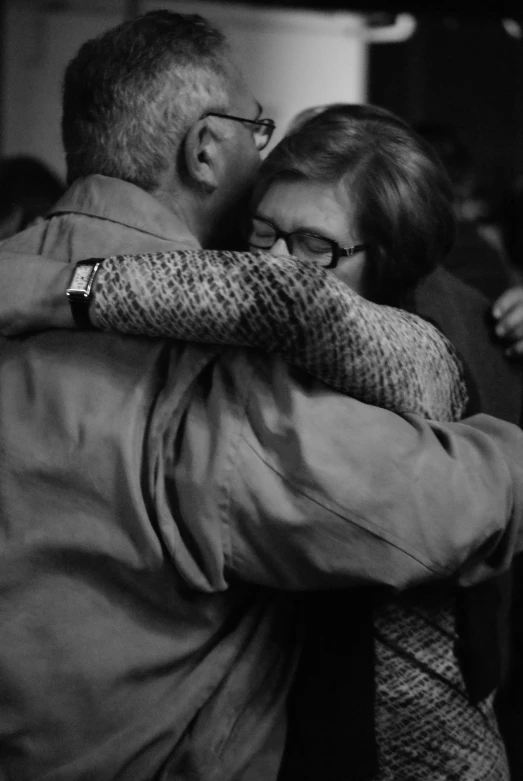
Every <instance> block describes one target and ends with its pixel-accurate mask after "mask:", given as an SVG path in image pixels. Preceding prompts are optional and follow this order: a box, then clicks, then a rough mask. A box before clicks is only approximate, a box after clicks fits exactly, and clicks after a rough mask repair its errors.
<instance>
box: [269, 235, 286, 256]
mask: <svg viewBox="0 0 523 781" xmlns="http://www.w3.org/2000/svg"><path fill="white" fill-rule="evenodd" d="M290 254H291V253H290V251H289V248H288V246H287V243H286V242H285V239H284V238H283V237H282V236H280V238H279V239H278V241H277V242H275V244H273V245H272V247H271V248H270V250H269V255H290Z"/></svg>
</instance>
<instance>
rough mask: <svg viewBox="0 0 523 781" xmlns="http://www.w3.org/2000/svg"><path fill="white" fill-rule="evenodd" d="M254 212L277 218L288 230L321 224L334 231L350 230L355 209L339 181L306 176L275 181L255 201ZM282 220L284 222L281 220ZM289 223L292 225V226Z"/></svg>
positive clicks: (319, 226) (318, 228)
mask: <svg viewBox="0 0 523 781" xmlns="http://www.w3.org/2000/svg"><path fill="white" fill-rule="evenodd" d="M256 213H257V214H259V215H260V216H264V217H268V218H273V219H277V220H278V222H279V226H280V227H281V228H285V229H287V230H294V229H297V228H300V227H309V228H312V227H315V228H316V229H317V230H320V229H321V227H322V225H323V226H325V227H331V228H332V229H334V230H336V231H340V230H342V231H344V232H347V231H350V229H351V226H352V222H353V214H354V209H353V205H352V201H351V198H350V196H349V194H348V193H347V190H346V188H345V187H343V186H342V185H341V183H322V182H313V181H310V180H307V179H296V180H290V181H289V180H282V181H275V182H273V183H271V184H270V185H269V187H268V188H267V190H266V191H265V193H264V194H263V196H262V198H261V199H260V200H259V202H258V206H257V208H256ZM282 221H283V222H285V223H286V224H285V225H283V224H281V223H282ZM291 223H292V226H291Z"/></svg>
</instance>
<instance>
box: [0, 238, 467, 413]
mask: <svg viewBox="0 0 523 781" xmlns="http://www.w3.org/2000/svg"><path fill="white" fill-rule="evenodd" d="M4 257H5V256H4V254H3V253H2V254H0V287H1V286H2V267H3V259H4ZM21 258H22V256H20V257H19V261H18V262H19V263H20V262H21ZM39 260H40V264H42V260H44V259H43V258H40V259H39ZM30 262H31V263H32V264H33V265H34V263H35V262H36V261H35V259H34V258H33V259H32V260H30ZM49 263H50V261H46V267H48V265H49ZM52 265H54V266H55V268H54V271H53V273H52V274H51V272H50V271H49V274H50V277H49V280H48V281H47V282H44V280H43V269H44V267H43V266H42V265H41V267H40V269H39V285H38V289H35V288H32V292H33V293H34V294H35V295H36V296H37V297H40V298H41V292H40V291H43V292H44V293H45V292H46V291H48V292H49V291H50V288H52V286H53V279H54V284H55V285H58V284H60V285H61V289H60V291H58V293H57V292H56V289H55V292H54V293H53V294H51V295H50V299H52V301H53V302H54V304H48V305H47V306H45V305H42V303H41V302H40V303H38V304H36V305H34V306H33V309H34V312H35V319H36V320H37V322H36V323H34V322H33V323H30V322H29V323H28V325H31V326H32V327H31V330H35V328H39V327H41V324H42V320H44V319H45V317H46V316H47V317H48V318H49V317H50V318H51V319H50V320H49V319H48V321H47V324H48V326H54V327H64V326H65V327H69V326H71V318H70V314H69V312H68V311H67V308H68V304H67V301H66V298H65V292H64V291H65V288H66V287H67V283H68V281H69V278H70V274H71V266H70V265H69V266H68V275H67V278H66V279H65V278H64V277H63V276H61V275H63V273H64V272H63V265H64V264H59V265H60V266H61V268H62V270H61V271H59V270H58V268H57V267H56V266H57V264H52ZM4 268H5V269H6V268H7V266H5V267H4ZM51 277H53V278H51ZM13 297H16V296H15V291H13V290H11V298H13ZM59 299H60V300H59ZM2 303H3V302H2V300H1V299H0V324H3V327H4V332H5V330H6V325H5V324H6V318H5V316H4V314H3V312H2ZM4 303H5V302H4ZM25 304H26V305H27V297H26V299H25ZM11 307H12V304H11ZM25 318H26V322H27V321H28V320H29V321H30V317H29V318H28V316H27V314H26V315H25ZM14 319H15V321H16V322H17V323H18V325H20V323H21V322H22V321H23V319H24V318H23V317H22V316H21V315H20V314H18V315H17V317H15V318H14ZM91 319H92V321H93V323H94V324H95V325H96V326H97V327H99V328H102V329H103V330H108V331H111V330H112V331H119V332H121V333H128V334H145V335H149V336H163V337H173V338H179V339H187V340H191V341H199V342H210V343H220V344H231V345H241V346H251V347H257V348H259V349H263V350H266V351H268V352H277V353H279V354H281V355H282V356H283V357H284V358H285V359H286V360H287V361H289V362H290V363H292V364H294V365H296V366H299V367H301V368H303V369H305V370H307V371H308V372H310V373H311V374H312V375H314V376H315V377H317V378H319V379H321V380H322V381H324V382H325V383H327V384H329V385H331V386H332V387H334V388H336V389H337V390H339V391H341V392H343V393H346V394H349V395H352V396H354V397H355V398H358V399H360V400H363V401H365V402H367V403H369V404H374V405H376V406H381V407H386V408H388V409H391V410H393V411H396V412H399V413H407V412H416V413H418V414H421V415H424V416H426V417H430V418H434V419H439V420H452V419H457V418H459V417H460V416H461V414H462V412H463V410H464V407H465V404H466V391H465V386H464V382H463V377H462V371H461V365H460V362H459V360H458V359H457V357H456V354H455V352H454V350H453V348H452V347H451V345H450V344H449V342H448V341H447V340H446V339H445V338H444V337H443V336H442V335H441V334H440V332H439V331H438V330H437V329H436V328H435V327H434V326H432V325H430V324H429V323H427V322H425V321H424V320H422V319H420V318H418V317H416V316H414V315H411V314H408V313H406V312H404V311H402V310H399V309H394V308H392V307H384V306H379V305H377V304H373V303H371V302H369V301H367V300H365V299H363V298H362V297H361V296H359V295H357V294H356V293H354V292H353V291H351V290H350V289H349V288H348V287H347V286H346V285H343V284H342V283H341V282H339V280H337V279H336V277H335V276H333V275H332V274H329V273H328V272H326V271H325V270H324V269H322V268H320V267H318V266H317V265H315V264H313V263H304V262H301V261H300V262H296V261H294V260H293V259H290V258H287V257H279V258H274V257H270V256H267V255H263V254H261V253H256V254H249V253H237V252H215V251H212V250H199V251H192V250H191V251H179V252H172V253H159V254H143V255H138V256H118V257H112V258H108V259H106V260H105V261H104V263H103V264H102V266H101V268H100V270H99V272H98V275H97V278H96V281H95V285H94V296H93V302H92V305H91Z"/></svg>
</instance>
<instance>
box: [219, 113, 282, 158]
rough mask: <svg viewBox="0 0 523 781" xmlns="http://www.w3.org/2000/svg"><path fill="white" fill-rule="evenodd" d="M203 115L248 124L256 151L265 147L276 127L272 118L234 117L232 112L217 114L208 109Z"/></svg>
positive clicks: (260, 150)
mask: <svg viewBox="0 0 523 781" xmlns="http://www.w3.org/2000/svg"><path fill="white" fill-rule="evenodd" d="M205 116H206V117H220V118H221V119H232V120H233V121H234V122H242V124H244V125H248V126H249V127H250V129H251V130H252V135H253V137H254V143H255V144H256V149H257V150H258V152H262V151H263V150H264V149H265V147H266V146H267V144H268V143H269V141H270V140H271V138H272V134H273V133H274V131H275V129H276V123H275V122H274V120H273V119H245V117H234V116H233V115H232V114H219V113H218V112H217V111H209V112H208V113H207V114H205Z"/></svg>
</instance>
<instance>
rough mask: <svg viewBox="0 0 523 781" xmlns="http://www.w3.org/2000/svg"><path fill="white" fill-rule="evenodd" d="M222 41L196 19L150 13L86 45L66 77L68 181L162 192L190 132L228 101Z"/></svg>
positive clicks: (64, 134)
mask: <svg viewBox="0 0 523 781" xmlns="http://www.w3.org/2000/svg"><path fill="white" fill-rule="evenodd" d="M229 58H230V52H229V47H228V44H227V41H226V39H225V37H224V35H223V34H222V33H221V32H220V31H219V30H217V29H215V28H214V27H212V26H211V25H210V24H209V23H208V22H207V21H206V20H205V19H203V18H202V17H201V16H198V15H197V14H178V13H172V12H170V11H152V12H150V13H148V14H144V15H143V16H139V17H137V18H136V19H132V20H130V21H127V22H124V23H122V24H120V25H118V26H117V27H114V28H112V29H111V30H108V31H107V32H106V33H104V34H103V35H101V36H99V37H97V38H93V39H92V40H89V41H86V43H84V44H83V46H81V48H80V50H79V52H78V54H77V55H76V56H75V57H74V58H73V60H71V62H70V63H69V65H68V66H67V69H66V71H65V77H64V87H63V115H62V139H63V144H64V148H65V153H66V160H67V181H68V183H69V184H70V183H71V182H73V181H74V180H75V179H77V178H79V177H84V176H88V175H90V174H93V173H95V174H105V175H106V176H114V177H116V178H118V179H123V180H125V181H128V182H131V183H133V184H136V185H138V186H139V187H141V188H143V189H144V190H148V191H152V190H154V189H155V187H157V186H158V184H159V181H160V176H161V174H162V173H163V172H164V171H165V169H166V167H168V166H170V165H171V164H172V161H173V159H176V157H177V154H178V149H179V146H180V142H181V139H182V138H183V135H184V133H185V132H186V130H187V128H188V127H189V125H190V124H191V122H193V121H194V120H195V118H197V116H198V114H199V113H203V111H204V110H214V111H224V110H226V109H227V108H228V105H229V102H230V87H231V85H230V75H229V70H228V65H229Z"/></svg>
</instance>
